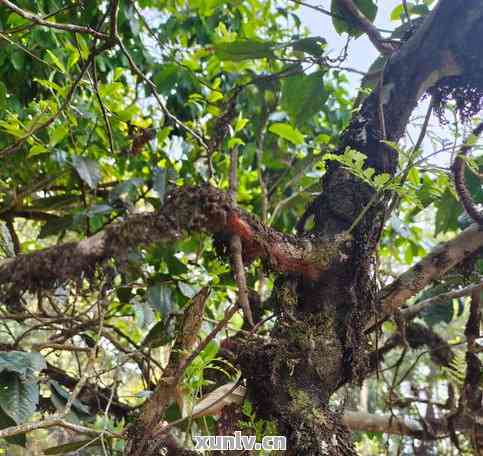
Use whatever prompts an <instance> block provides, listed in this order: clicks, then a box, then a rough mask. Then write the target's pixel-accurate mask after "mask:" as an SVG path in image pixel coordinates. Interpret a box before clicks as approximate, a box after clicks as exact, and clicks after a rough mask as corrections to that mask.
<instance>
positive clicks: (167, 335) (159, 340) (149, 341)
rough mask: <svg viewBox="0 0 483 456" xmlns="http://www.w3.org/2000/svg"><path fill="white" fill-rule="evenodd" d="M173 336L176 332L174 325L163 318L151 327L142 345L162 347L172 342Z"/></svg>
mask: <svg viewBox="0 0 483 456" xmlns="http://www.w3.org/2000/svg"><path fill="white" fill-rule="evenodd" d="M173 338H174V332H173V330H172V326H170V325H169V324H167V322H166V321H164V320H161V321H158V322H156V324H154V325H153V326H152V327H151V329H150V330H149V332H148V333H147V334H146V337H145V338H144V340H143V341H142V344H141V345H142V346H143V347H151V348H156V347H162V346H163V345H166V344H168V343H169V342H171V341H172V340H173Z"/></svg>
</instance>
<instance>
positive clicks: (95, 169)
mask: <svg viewBox="0 0 483 456" xmlns="http://www.w3.org/2000/svg"><path fill="white" fill-rule="evenodd" d="M72 165H73V166H74V168H75V170H76V171H77V174H78V175H79V177H80V178H81V179H82V180H83V181H84V182H85V183H86V184H87V185H88V186H89V187H90V188H92V189H95V188H96V186H97V184H98V183H99V181H100V180H101V171H100V170H99V165H98V164H97V162H96V161H95V160H92V159H90V158H86V157H80V156H78V155H74V156H73V157H72Z"/></svg>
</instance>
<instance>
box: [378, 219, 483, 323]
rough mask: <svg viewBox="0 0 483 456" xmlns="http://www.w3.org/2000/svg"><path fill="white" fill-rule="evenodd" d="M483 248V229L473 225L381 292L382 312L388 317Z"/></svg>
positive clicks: (439, 246)
mask: <svg viewBox="0 0 483 456" xmlns="http://www.w3.org/2000/svg"><path fill="white" fill-rule="evenodd" d="M482 247H483V228H482V227H479V226H478V225H476V224H473V225H471V226H470V227H469V228H467V229H466V230H465V231H463V232H462V233H461V234H460V235H459V236H457V237H455V238H454V239H452V240H451V241H448V242H445V243H443V244H440V245H438V246H437V247H436V248H435V249H434V250H433V251H432V252H431V253H430V254H429V255H427V256H426V257H425V258H423V259H422V260H421V261H420V262H419V263H417V264H416V265H415V266H413V267H412V268H411V269H409V270H408V271H406V272H405V273H403V274H401V275H400V276H399V277H398V278H397V279H396V280H395V281H394V282H393V283H391V284H390V285H388V286H387V287H386V288H384V289H383V290H382V291H381V304H382V310H383V312H384V313H385V314H386V315H389V314H391V313H393V312H395V311H396V310H397V309H399V308H400V307H401V306H402V305H403V304H404V303H405V302H406V301H407V300H408V299H409V298H411V297H413V296H415V295H416V294H417V293H419V292H420V291H421V290H423V289H424V288H425V287H426V286H427V285H428V284H430V283H431V282H432V281H433V280H435V279H437V278H439V277H441V276H443V275H444V274H445V273H446V272H448V271H449V270H450V269H451V268H453V267H454V266H456V265H457V264H458V263H460V262H461V261H462V260H464V259H465V258H467V257H468V256H469V255H471V254H473V253H475V252H476V251H477V250H479V249H481V248H482Z"/></svg>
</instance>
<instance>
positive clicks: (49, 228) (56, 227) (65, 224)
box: [38, 215, 74, 239]
mask: <svg viewBox="0 0 483 456" xmlns="http://www.w3.org/2000/svg"><path fill="white" fill-rule="evenodd" d="M73 223H74V219H73V218H72V216H70V215H68V216H66V217H56V218H52V219H51V220H49V221H48V222H46V223H44V225H42V228H41V229H40V233H39V236H38V238H39V239H45V238H46V237H48V236H55V235H56V234H59V233H62V232H63V231H65V230H67V229H68V228H70V227H71V226H72V225H73Z"/></svg>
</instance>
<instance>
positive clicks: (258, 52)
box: [214, 39, 275, 62]
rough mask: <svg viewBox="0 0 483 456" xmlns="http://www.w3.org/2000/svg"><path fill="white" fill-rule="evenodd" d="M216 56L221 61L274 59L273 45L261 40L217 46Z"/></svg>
mask: <svg viewBox="0 0 483 456" xmlns="http://www.w3.org/2000/svg"><path fill="white" fill-rule="evenodd" d="M214 48H215V54H216V56H217V57H218V58H219V59H220V60H232V61H236V62H238V61H241V60H249V59H263V58H273V57H275V54H274V53H273V43H272V42H270V41H259V40H249V39H245V40H239V41H233V42H231V43H218V44H215V46H214Z"/></svg>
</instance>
